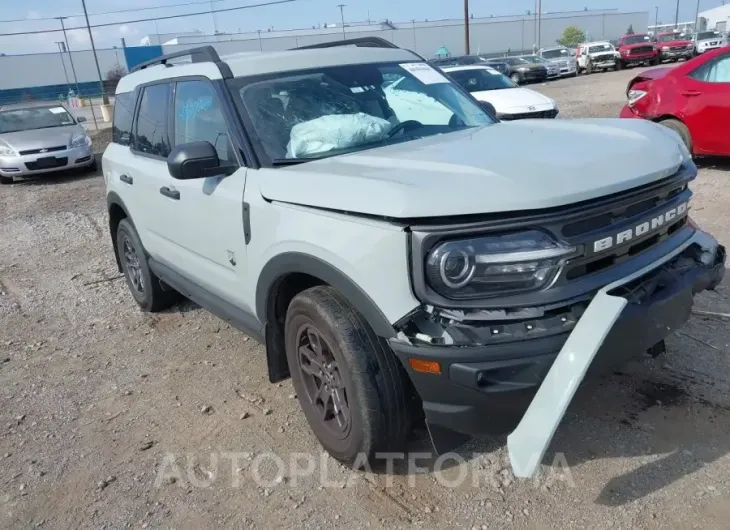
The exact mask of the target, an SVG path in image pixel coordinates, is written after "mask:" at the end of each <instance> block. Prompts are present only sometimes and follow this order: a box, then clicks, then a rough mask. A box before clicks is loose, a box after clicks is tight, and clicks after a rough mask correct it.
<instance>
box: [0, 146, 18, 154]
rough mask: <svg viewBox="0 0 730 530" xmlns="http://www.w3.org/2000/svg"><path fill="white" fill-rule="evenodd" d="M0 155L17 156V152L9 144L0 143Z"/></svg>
mask: <svg viewBox="0 0 730 530" xmlns="http://www.w3.org/2000/svg"><path fill="white" fill-rule="evenodd" d="M0 156H18V153H16V152H15V149H13V148H12V147H10V146H9V145H4V144H0Z"/></svg>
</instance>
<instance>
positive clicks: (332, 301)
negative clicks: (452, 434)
mask: <svg viewBox="0 0 730 530" xmlns="http://www.w3.org/2000/svg"><path fill="white" fill-rule="evenodd" d="M284 334H285V344H286V356H287V361H288V363H289V372H290V373H291V377H292V383H293V385H294V389H295V391H296V393H297V396H298V399H299V403H300V405H301V407H302V411H303V412H304V415H305V416H306V418H307V421H308V422H309V426H310V427H311V429H312V431H313V432H314V435H315V436H316V437H317V439H318V440H319V442H320V443H321V444H322V446H323V447H324V448H325V450H327V452H328V453H330V454H331V455H332V456H333V457H334V458H335V459H337V460H339V461H340V462H342V463H344V464H346V465H348V466H350V467H352V466H353V465H354V464H359V465H362V464H364V463H365V462H363V461H362V460H361V459H362V458H363V457H364V458H365V459H366V460H367V462H368V463H374V462H375V460H376V459H377V454H378V453H383V452H389V451H403V449H404V447H405V442H406V437H407V435H408V433H409V432H410V425H411V422H410V412H409V411H410V407H409V399H410V396H411V393H410V392H411V391H410V388H411V387H410V386H409V382H408V376H407V374H406V373H405V370H404V369H403V367H402V366H401V365H400V363H399V361H398V359H397V358H396V356H395V354H394V353H393V352H392V351H391V350H390V348H389V346H388V344H387V343H386V342H385V341H384V340H383V339H381V338H379V337H378V336H376V335H375V333H374V332H373V330H372V328H371V327H370V325H369V324H368V323H367V321H365V319H364V318H363V316H362V315H361V314H360V313H359V312H358V311H357V310H356V309H355V308H354V307H352V306H351V305H350V303H349V302H348V301H347V300H346V299H345V298H344V297H343V296H342V295H341V294H340V293H339V292H338V291H336V290H335V289H333V288H332V287H329V286H318V287H312V288H311V289H307V290H306V291H303V292H301V293H299V294H298V295H297V296H295V297H294V299H293V300H292V302H291V304H290V305H289V308H288V310H287V314H286V323H285V327H284Z"/></svg>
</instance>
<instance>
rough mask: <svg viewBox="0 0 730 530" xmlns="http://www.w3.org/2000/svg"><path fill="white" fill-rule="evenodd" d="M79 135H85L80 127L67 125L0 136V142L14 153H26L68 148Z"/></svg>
mask: <svg viewBox="0 0 730 530" xmlns="http://www.w3.org/2000/svg"><path fill="white" fill-rule="evenodd" d="M80 134H86V133H85V131H84V128H83V127H82V126H81V125H68V126H65V127H49V128H48V129H32V130H30V131H18V132H11V133H5V134H0V140H3V141H4V142H5V143H7V144H9V145H10V147H12V148H13V149H15V150H16V151H27V150H30V149H43V148H44V147H60V146H62V145H63V146H68V144H69V143H70V142H71V138H73V137H74V136H78V135H80Z"/></svg>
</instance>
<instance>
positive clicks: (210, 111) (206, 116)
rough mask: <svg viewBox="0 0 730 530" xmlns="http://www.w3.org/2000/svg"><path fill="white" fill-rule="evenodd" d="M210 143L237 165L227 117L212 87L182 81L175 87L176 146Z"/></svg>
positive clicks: (222, 158) (226, 160)
mask: <svg viewBox="0 0 730 530" xmlns="http://www.w3.org/2000/svg"><path fill="white" fill-rule="evenodd" d="M201 141H205V142H210V143H211V144H212V145H213V147H215V150H216V151H217V152H218V158H219V159H220V161H221V163H223V164H224V165H234V164H236V157H235V155H234V153H233V147H232V145H231V140H230V136H229V135H228V126H227V125H226V119H225V117H224V115H223V112H222V111H221V108H220V105H219V104H218V97H217V95H216V93H215V89H214V88H213V86H212V85H211V84H210V83H209V82H207V81H197V80H196V81H182V82H180V83H177V85H176V87H175V145H181V144H186V143H190V142H201Z"/></svg>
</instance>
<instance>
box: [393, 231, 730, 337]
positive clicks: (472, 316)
mask: <svg viewBox="0 0 730 530" xmlns="http://www.w3.org/2000/svg"><path fill="white" fill-rule="evenodd" d="M724 259H725V251H724V249H723V248H722V247H719V249H718V252H717V255H715V256H712V257H711V258H710V257H708V256H707V252H705V251H703V250H702V249H701V248H700V247H699V246H697V245H692V246H690V247H688V248H687V249H686V250H685V251H684V252H682V253H681V254H679V255H678V256H677V257H675V258H674V259H672V260H670V261H668V262H667V263H665V264H663V265H661V266H660V267H657V268H656V269H653V270H652V271H650V272H648V273H646V274H644V275H643V276H641V277H639V278H637V279H635V280H633V281H631V282H629V283H627V284H625V285H622V286H621V287H618V288H616V289H615V290H613V291H611V292H610V294H611V295H613V296H621V297H624V298H626V299H627V300H628V302H629V304H633V305H641V304H645V303H650V302H651V301H652V300H654V299H655V298H656V297H658V296H660V295H661V292H662V291H663V290H664V289H666V288H669V287H670V286H672V285H676V284H677V282H681V281H682V280H683V277H684V276H685V275H687V274H688V273H690V272H691V271H692V270H696V269H697V268H698V267H702V268H712V267H715V266H716V264H717V263H718V262H723V261H724ZM703 288H705V287H703ZM597 292H598V290H596V291H594V292H592V293H589V294H587V295H585V296H583V297H581V298H580V299H577V300H571V301H567V302H564V303H562V304H555V305H552V306H544V307H531V308H518V309H500V310H480V309H475V310H456V309H445V308H436V307H433V306H424V307H422V308H421V309H419V310H418V311H416V312H414V313H412V314H411V315H410V316H409V317H408V318H407V319H404V320H403V321H401V323H400V324H399V326H398V331H399V337H400V338H401V339H406V340H408V341H409V342H410V343H411V344H413V345H419V344H420V345H431V346H454V347H474V346H488V345H498V344H508V343H513V342H522V341H529V340H533V339H540V338H545V337H551V336H556V335H561V334H565V338H566V339H567V335H568V334H569V333H570V332H571V331H572V330H573V329H574V328H575V326H576V324H577V323H578V321H579V320H580V318H581V316H582V315H583V313H584V312H585V310H586V308H587V307H588V305H589V304H590V302H591V300H592V299H593V297H594V296H595V295H596V293H597Z"/></svg>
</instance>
